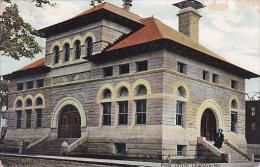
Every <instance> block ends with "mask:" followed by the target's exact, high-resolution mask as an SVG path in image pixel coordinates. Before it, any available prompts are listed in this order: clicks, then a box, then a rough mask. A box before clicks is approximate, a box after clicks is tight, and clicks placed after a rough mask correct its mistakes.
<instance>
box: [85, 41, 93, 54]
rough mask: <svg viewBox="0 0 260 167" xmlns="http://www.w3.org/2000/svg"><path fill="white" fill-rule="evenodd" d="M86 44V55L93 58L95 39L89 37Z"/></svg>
mask: <svg viewBox="0 0 260 167" xmlns="http://www.w3.org/2000/svg"><path fill="white" fill-rule="evenodd" d="M85 43H86V55H87V56H91V55H92V54H93V39H92V38H91V37H88V38H87V39H86V41H85Z"/></svg>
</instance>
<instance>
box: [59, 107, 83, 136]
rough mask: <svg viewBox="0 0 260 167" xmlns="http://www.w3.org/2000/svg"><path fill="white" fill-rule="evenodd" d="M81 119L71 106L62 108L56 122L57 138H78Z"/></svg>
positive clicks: (76, 110)
mask: <svg viewBox="0 0 260 167" xmlns="http://www.w3.org/2000/svg"><path fill="white" fill-rule="evenodd" d="M80 125H81V119H80V114H79V111H78V109H77V108H76V107H74V106H73V105H66V106H64V107H63V108H62V110H61V113H60V116H59V122H58V138H80V137H81V127H80Z"/></svg>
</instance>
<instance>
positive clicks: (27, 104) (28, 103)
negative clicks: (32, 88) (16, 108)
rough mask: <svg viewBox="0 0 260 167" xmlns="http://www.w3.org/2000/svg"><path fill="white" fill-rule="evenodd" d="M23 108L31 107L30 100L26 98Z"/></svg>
mask: <svg viewBox="0 0 260 167" xmlns="http://www.w3.org/2000/svg"><path fill="white" fill-rule="evenodd" d="M25 107H32V99H30V98H28V99H27V100H26V101H25Z"/></svg>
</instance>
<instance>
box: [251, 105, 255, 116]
mask: <svg viewBox="0 0 260 167" xmlns="http://www.w3.org/2000/svg"><path fill="white" fill-rule="evenodd" d="M251 115H252V116H255V106H252V107H251Z"/></svg>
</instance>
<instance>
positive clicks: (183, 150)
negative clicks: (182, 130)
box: [177, 145, 187, 156]
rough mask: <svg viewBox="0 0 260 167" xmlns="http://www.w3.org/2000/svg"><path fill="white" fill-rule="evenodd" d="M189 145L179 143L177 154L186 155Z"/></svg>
mask: <svg viewBox="0 0 260 167" xmlns="http://www.w3.org/2000/svg"><path fill="white" fill-rule="evenodd" d="M186 150H187V146H186V145H177V156H184V155H186Z"/></svg>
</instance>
